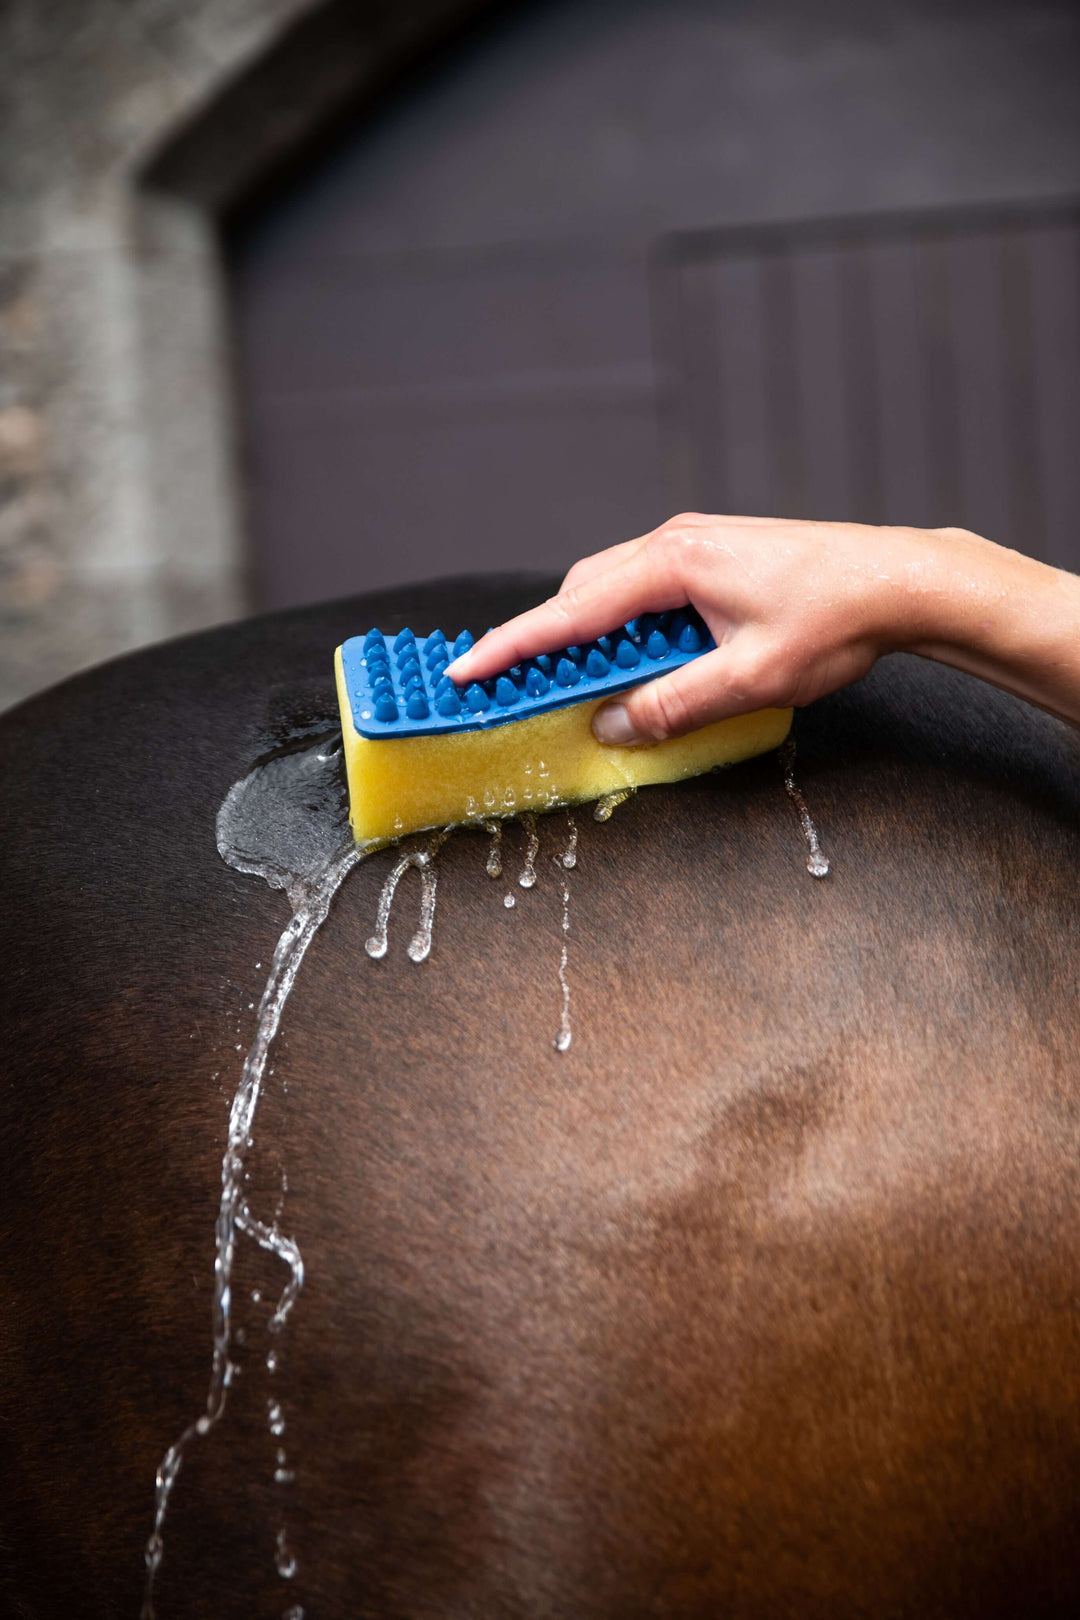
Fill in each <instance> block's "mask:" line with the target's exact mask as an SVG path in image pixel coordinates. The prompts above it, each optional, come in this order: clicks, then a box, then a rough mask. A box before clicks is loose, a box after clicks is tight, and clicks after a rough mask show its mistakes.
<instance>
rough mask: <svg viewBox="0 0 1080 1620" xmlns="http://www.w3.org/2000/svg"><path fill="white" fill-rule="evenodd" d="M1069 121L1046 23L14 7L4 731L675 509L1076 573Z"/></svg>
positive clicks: (7, 137) (675, 1)
mask: <svg viewBox="0 0 1080 1620" xmlns="http://www.w3.org/2000/svg"><path fill="white" fill-rule="evenodd" d="M1078 92H1080V7H1078V6H1077V5H1076V4H1075V3H1073V0H126V3H125V4H123V5H120V4H117V0H6V3H4V4H3V5H0V706H4V705H6V704H9V703H12V702H14V701H16V700H17V699H18V698H20V697H21V696H23V695H25V694H27V693H29V692H32V691H34V690H36V689H37V688H39V687H41V686H43V685H46V684H49V683H51V682H52V681H54V680H57V679H60V678H62V677H63V676H65V675H67V674H70V673H72V672H73V671H76V670H78V669H79V668H82V667H84V666H85V665H87V664H89V663H92V662H95V661H97V660H99V659H101V658H104V657H108V656H111V655H113V654H115V653H117V652H121V651H124V650H126V649H128V648H130V647H133V646H137V645H140V644H142V643H145V642H147V641H152V640H155V639H158V638H160V637H163V636H168V635H173V634H177V633H181V632H183V631H186V630H190V629H196V628H199V627H202V626H204V625H208V624H212V623H217V622H221V621H223V620H227V619H229V618H232V617H236V616H238V615H242V614H245V613H248V612H253V611H260V610H264V609H272V608H280V607H287V606H290V605H293V604H296V603H302V602H310V601H316V600H319V599H322V598H325V597H328V596H334V595H339V594H344V593H348V592H353V591H360V590H364V589H367V588H374V587H378V586H386V585H393V584H395V583H400V582H404V581H408V580H415V579H420V578H427V577H431V576H434V575H439V574H448V573H458V572H464V571H476V570H485V569H499V570H503V569H515V568H524V569H533V570H544V571H551V570H554V569H560V568H562V567H565V566H566V565H567V564H568V563H569V562H570V561H572V560H573V558H575V557H576V556H579V555H581V554H582V553H584V552H587V551H591V550H595V549H596V548H598V547H600V546H603V545H607V544H610V543H612V542H614V541H617V540H621V539H625V538H627V537H629V536H630V535H633V534H637V533H641V532H643V531H644V530H646V529H648V528H650V527H652V526H654V525H655V524H656V523H658V522H660V521H661V520H662V519H663V518H664V517H666V516H669V515H670V514H671V513H673V512H675V511H678V510H680V509H683V508H687V507H693V508H699V509H705V510H720V511H729V512H744V513H766V514H776V515H804V516H810V517H819V518H853V519H857V520H859V521H864V522H900V523H903V522H909V523H916V524H946V523H956V524H961V525H964V526H966V527H970V528H974V529H976V530H978V531H979V532H981V533H983V534H986V535H988V536H990V537H991V538H993V539H996V540H1000V541H1003V542H1005V543H1006V544H1009V545H1014V546H1016V547H1017V548H1018V549H1021V550H1024V551H1028V552H1031V553H1032V554H1033V555H1036V556H1039V557H1043V558H1045V559H1047V560H1049V561H1052V562H1054V563H1056V564H1058V565H1060V566H1063V567H1067V568H1074V569H1080V525H1078V522H1077V513H1078V512H1080V93H1078ZM360 628H364V627H361V626H358V629H360ZM478 628H483V627H482V626H480V627H478Z"/></svg>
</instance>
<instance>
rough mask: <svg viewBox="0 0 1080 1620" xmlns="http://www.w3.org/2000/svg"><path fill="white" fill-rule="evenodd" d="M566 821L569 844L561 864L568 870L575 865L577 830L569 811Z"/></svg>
mask: <svg viewBox="0 0 1080 1620" xmlns="http://www.w3.org/2000/svg"><path fill="white" fill-rule="evenodd" d="M566 820H567V824H568V825H569V828H570V842H569V843H568V844H567V846H566V848H565V850H564V851H563V856H562V863H563V865H564V866H565V867H567V868H570V867H574V866H576V865H577V841H578V830H577V822H576V821H575V820H574V818H573V816H572V815H571V814H570V812H569V810H568V811H567V812H566Z"/></svg>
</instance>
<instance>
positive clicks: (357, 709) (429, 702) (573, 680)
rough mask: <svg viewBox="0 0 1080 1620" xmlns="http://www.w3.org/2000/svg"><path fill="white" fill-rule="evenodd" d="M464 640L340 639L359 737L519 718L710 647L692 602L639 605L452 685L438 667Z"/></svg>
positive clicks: (423, 733)
mask: <svg viewBox="0 0 1080 1620" xmlns="http://www.w3.org/2000/svg"><path fill="white" fill-rule="evenodd" d="M472 644H473V638H472V636H471V635H470V634H469V632H468V631H467V630H463V631H462V632H461V634H460V635H459V636H458V638H457V640H456V641H455V642H453V644H451V643H450V642H449V641H448V640H447V638H446V636H444V635H443V633H442V631H441V630H433V631H432V633H431V635H430V636H428V637H427V638H426V640H424V641H423V642H421V641H419V640H418V639H417V637H416V636H415V635H414V634H413V632H412V631H411V630H401V631H399V632H398V634H397V635H396V636H395V637H394V638H393V640H392V641H390V640H388V638H387V637H386V636H384V635H383V634H382V632H381V631H380V630H369V631H368V633H367V635H366V636H363V637H361V636H353V637H351V639H350V640H348V641H346V642H345V643H344V644H343V646H342V648H341V660H342V666H343V669H344V674H345V689H346V691H347V693H348V696H349V705H350V707H351V709H352V717H353V724H354V725H355V727H356V729H357V731H358V732H359V733H360V735H361V736H363V737H373V738H386V737H435V736H444V735H448V734H450V733H452V732H455V731H479V730H482V729H483V728H484V727H487V726H501V725H505V724H506V723H507V722H508V721H510V720H525V719H528V718H530V717H531V716H532V715H535V714H544V713H545V712H546V711H547V710H549V709H560V708H563V707H564V706H565V705H566V704H568V703H585V702H587V701H588V700H589V699H592V698H603V697H609V696H610V695H611V694H612V693H615V692H623V691H625V690H626V689H627V687H631V686H639V685H640V684H641V683H642V682H643V681H650V680H655V678H656V677H657V676H658V675H666V674H667V673H668V671H669V670H672V669H678V668H679V666H680V665H682V664H688V663H690V661H691V659H694V658H700V657H701V655H702V653H706V652H711V651H712V649H713V648H714V647H715V645H716V643H715V642H714V641H713V638H712V636H711V635H710V634H709V631H708V629H707V628H706V626H705V623H704V621H703V619H702V618H701V616H700V615H699V614H697V613H695V612H694V610H693V609H692V608H682V609H680V610H679V611H678V612H672V613H644V614H642V616H641V617H640V618H639V619H630V620H628V621H627V623H626V624H624V625H621V626H620V627H619V629H618V630H613V631H612V632H611V634H610V635H606V636H597V638H596V640H595V641H590V642H588V643H586V644H585V645H583V646H580V647H563V648H561V649H560V650H559V651H558V652H553V653H541V654H540V655H539V656H538V657H536V658H525V659H523V660H522V661H521V663H520V664H515V665H514V667H513V668H512V669H507V670H504V671H503V672H502V674H501V675H493V676H492V677H491V679H490V680H487V681H473V682H472V683H471V684H469V685H468V686H464V687H462V686H455V684H454V682H453V681H452V680H451V679H450V678H449V676H448V675H447V674H446V667H447V665H448V664H449V663H450V661H451V659H453V658H460V657H461V655H462V653H464V652H467V651H468V649H469V648H470V647H471V646H472Z"/></svg>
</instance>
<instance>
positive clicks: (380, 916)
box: [364, 827, 450, 962]
mask: <svg viewBox="0 0 1080 1620" xmlns="http://www.w3.org/2000/svg"><path fill="white" fill-rule="evenodd" d="M449 836H450V828H449V827H443V828H442V829H441V830H440V831H439V832H437V833H436V834H435V836H434V837H433V838H432V839H431V840H430V841H429V842H428V844H427V845H426V846H425V847H424V848H423V849H413V850H410V851H409V852H408V854H407V855H402V856H400V857H399V859H398V860H396V861H395V862H394V865H393V866H392V867H391V869H390V872H389V874H388V876H387V879H386V882H385V883H384V884H383V886H382V893H381V894H380V895H379V906H378V910H377V911H376V913H375V932H374V933H373V934H372V936H371V938H370V939H369V940H368V941H367V942H366V944H365V945H364V949H365V951H367V953H368V955H369V956H371V957H375V958H376V959H378V958H379V957H382V956H385V955H386V939H387V929H388V927H389V924H390V908H391V907H392V906H393V904H394V895H395V893H396V892H397V886H398V884H399V883H400V882H401V880H402V878H403V877H404V876H405V873H406V872H407V871H408V870H409V867H410V866H415V868H416V870H417V871H418V872H419V874H420V924H419V927H418V928H417V930H416V933H415V934H414V935H413V937H412V939H411V940H410V941H409V945H408V955H409V957H410V959H411V960H412V961H413V962H426V961H427V959H428V956H429V955H430V954H431V930H432V927H433V926H434V922H435V893H436V890H437V888H438V883H439V872H438V868H437V866H436V865H435V857H436V855H437V854H438V852H439V850H440V849H441V848H442V846H443V844H444V843H445V842H446V840H447V838H448V837H449Z"/></svg>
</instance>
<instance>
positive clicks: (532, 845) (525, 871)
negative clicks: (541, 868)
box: [518, 772, 543, 889]
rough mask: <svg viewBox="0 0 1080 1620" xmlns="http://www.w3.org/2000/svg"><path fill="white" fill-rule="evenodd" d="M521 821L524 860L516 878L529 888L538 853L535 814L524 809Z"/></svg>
mask: <svg viewBox="0 0 1080 1620" xmlns="http://www.w3.org/2000/svg"><path fill="white" fill-rule="evenodd" d="M541 774H543V773H542V772H541ZM521 821H522V825H523V826H524V828H525V862H524V865H523V866H522V869H521V876H520V877H519V878H518V885H519V887H520V888H522V889H531V888H532V887H533V886H534V885H535V883H536V857H537V855H539V853H540V834H539V833H538V832H537V830H536V816H535V815H534V813H533V812H532V811H531V810H526V811H525V812H524V813H523V814H522V817H521Z"/></svg>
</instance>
